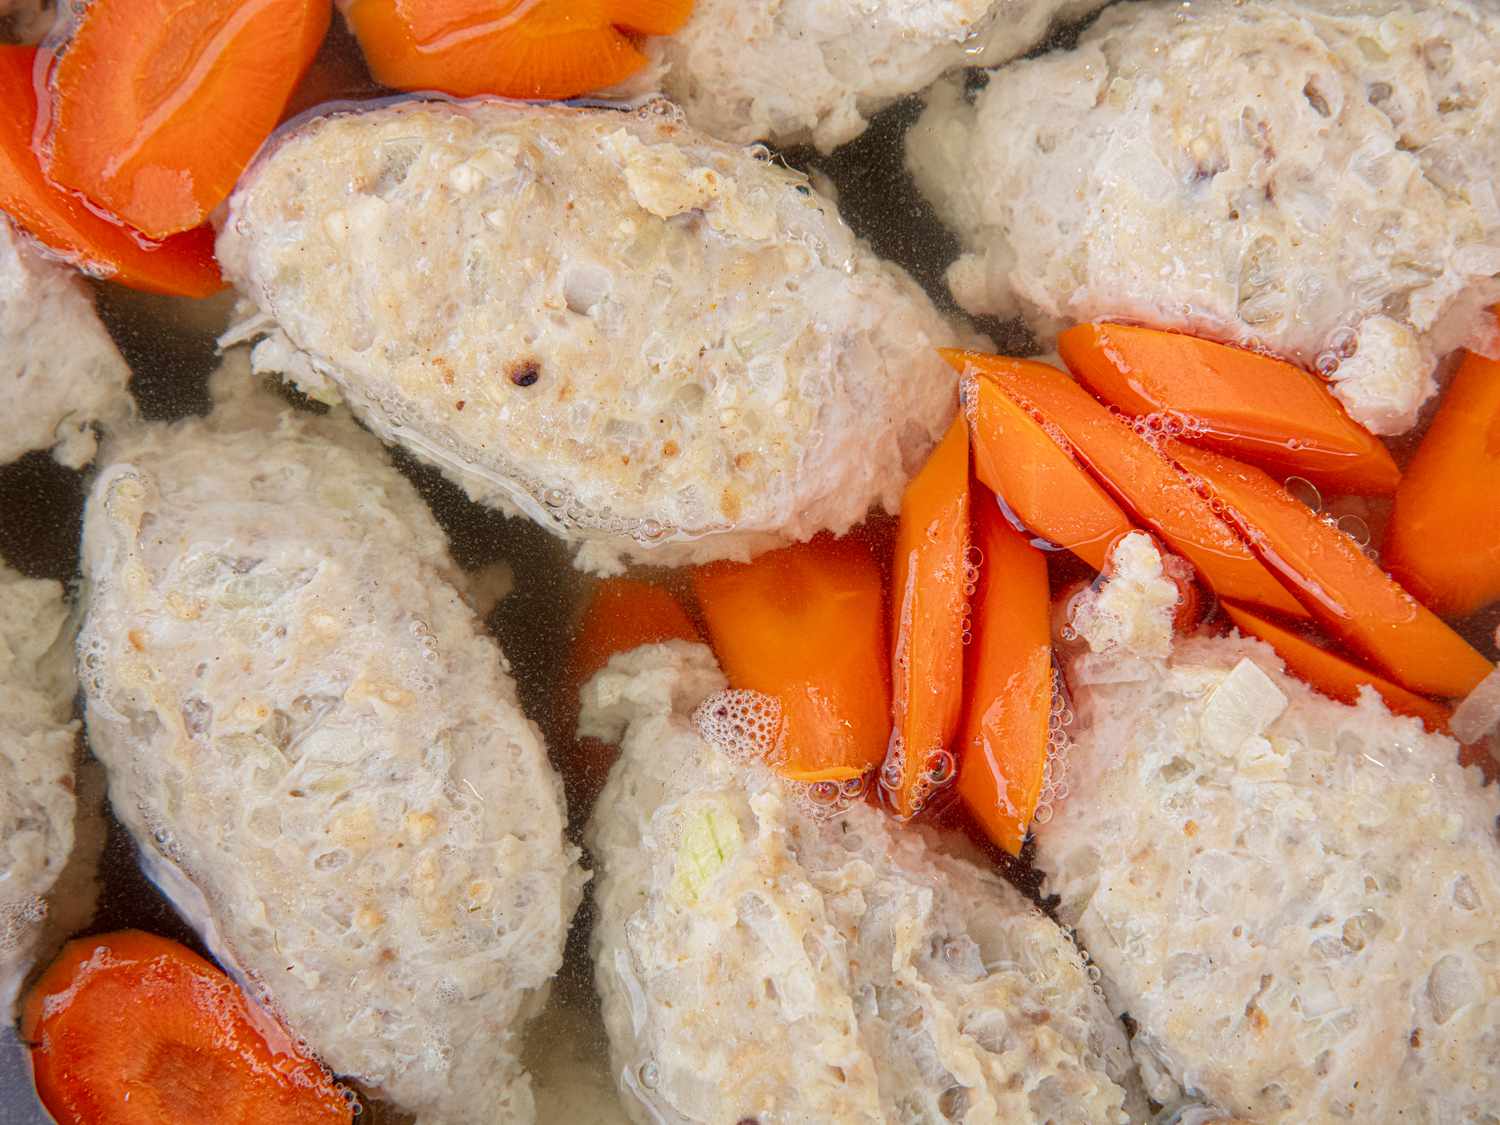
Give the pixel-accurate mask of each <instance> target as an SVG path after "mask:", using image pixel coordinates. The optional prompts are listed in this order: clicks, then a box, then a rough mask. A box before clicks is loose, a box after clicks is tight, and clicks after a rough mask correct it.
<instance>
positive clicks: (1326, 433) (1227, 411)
mask: <svg viewBox="0 0 1500 1125" xmlns="http://www.w3.org/2000/svg"><path fill="white" fill-rule="evenodd" d="M1057 350H1058V353H1059V354H1060V355H1061V356H1062V358H1063V362H1064V363H1066V364H1067V365H1068V370H1070V371H1072V372H1073V374H1074V375H1077V376H1078V377H1079V378H1080V379H1082V380H1083V381H1084V382H1085V383H1086V384H1088V386H1089V387H1090V389H1092V390H1093V392H1094V393H1095V394H1097V395H1098V396H1099V397H1100V398H1102V399H1104V400H1105V401H1106V402H1109V403H1113V404H1114V405H1115V406H1118V407H1119V408H1120V409H1121V410H1123V411H1125V413H1127V414H1152V413H1161V412H1170V413H1175V414H1178V415H1181V416H1182V417H1183V418H1185V419H1188V420H1189V421H1190V423H1192V424H1191V425H1190V426H1189V427H1188V429H1187V430H1186V432H1184V433H1183V435H1182V436H1183V439H1184V440H1187V441H1192V442H1194V443H1197V442H1200V441H1201V442H1202V443H1203V444H1204V445H1207V446H1209V447H1210V448H1213V449H1219V450H1221V451H1222V452H1224V453H1228V454H1230V455H1231V456H1234V457H1240V458H1243V459H1244V460H1246V461H1252V462H1254V463H1256V464H1259V465H1263V466H1265V467H1266V468H1268V469H1274V470H1276V471H1277V472H1279V473H1281V474H1282V475H1286V474H1295V475H1299V476H1303V477H1306V478H1307V479H1308V480H1310V481H1312V482H1313V483H1314V484H1316V485H1318V487H1319V488H1322V489H1324V490H1325V491H1328V492H1356V493H1364V494H1381V495H1384V494H1386V493H1389V492H1393V491H1395V488H1396V485H1397V484H1398V483H1399V482H1400V480H1401V472H1400V470H1399V469H1397V468H1396V462H1395V460H1394V459H1393V458H1392V457H1391V454H1390V451H1389V450H1388V449H1386V447H1385V445H1384V444H1383V443H1382V442H1381V441H1380V439H1379V438H1377V437H1375V436H1374V435H1372V434H1371V433H1370V432H1369V431H1368V430H1366V429H1365V428H1364V427H1363V426H1361V425H1359V423H1357V422H1355V421H1354V419H1352V418H1350V417H1349V415H1348V414H1347V413H1345V411H1344V408H1343V407H1342V406H1341V405H1339V401H1338V399H1336V398H1334V397H1333V395H1331V394H1330V393H1329V392H1328V389H1327V388H1326V387H1325V386H1324V385H1323V384H1322V382H1321V381H1320V380H1319V379H1318V378H1317V377H1316V376H1314V375H1311V374H1309V373H1308V372H1306V371H1303V370H1302V369H1301V368H1300V367H1297V366H1295V365H1294V364H1290V363H1287V362H1286V361H1285V360H1280V359H1276V358H1275V357H1274V356H1268V355H1262V354H1261V353H1260V352H1252V351H1246V350H1245V349H1244V348H1234V347H1230V346H1229V345H1228V344H1220V343H1216V342H1214V341H1213V340H1201V339H1199V338H1198V337H1196V336H1186V335H1183V334H1182V333H1180V332H1165V331H1162V330H1160V329H1156V328H1141V327H1137V326H1134V325H1127V324H1080V325H1077V326H1075V327H1073V328H1069V329H1068V330H1067V331H1066V332H1064V333H1063V334H1062V335H1061V336H1059V337H1058V338H1057Z"/></svg>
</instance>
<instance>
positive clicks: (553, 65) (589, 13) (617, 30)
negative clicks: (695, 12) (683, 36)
mask: <svg viewBox="0 0 1500 1125" xmlns="http://www.w3.org/2000/svg"><path fill="white" fill-rule="evenodd" d="M342 8H343V12H344V18H345V19H347V20H348V22H349V27H350V28H351V29H352V30H353V32H354V34H355V36H356V37H357V38H358V39H359V43H360V47H361V48H362V49H363V50H364V53H365V60H366V62H368V63H369V66H370V73H371V74H373V75H374V76H375V77H376V78H377V79H379V80H380V81H381V82H383V83H385V84H386V85H387V86H391V87H394V88H396V89H398V90H438V91H441V92H443V93H447V94H454V95H456V96H458V97H471V96H474V95H478V94H500V95H503V96H505V97H511V98H538V99H545V98H571V97H576V96H578V95H579V94H586V93H589V92H590V91H592V90H599V89H602V88H604V87H606V86H613V85H615V84H616V83H618V82H623V81H624V80H625V79H627V78H629V77H630V76H631V75H632V74H634V73H636V71H638V70H640V69H641V68H642V67H644V66H645V65H646V56H645V55H644V54H642V53H641V51H640V49H639V47H637V45H636V43H635V42H634V40H633V39H632V38H631V35H665V34H670V33H671V32H673V31H676V30H677V29H678V28H679V27H681V26H682V25H683V24H684V23H685V22H686V21H687V18H688V15H689V14H690V13H691V12H692V0H346V2H345V3H344V4H343V5H342Z"/></svg>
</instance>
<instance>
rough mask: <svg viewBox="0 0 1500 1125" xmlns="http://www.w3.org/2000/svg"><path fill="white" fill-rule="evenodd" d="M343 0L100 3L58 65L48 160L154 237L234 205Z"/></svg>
mask: <svg viewBox="0 0 1500 1125" xmlns="http://www.w3.org/2000/svg"><path fill="white" fill-rule="evenodd" d="M331 13H332V4H331V2H330V0H195V2H194V3H191V4H183V3H179V2H177V0H92V2H91V3H89V4H88V5H87V6H85V7H83V8H82V9H81V13H80V15H79V16H78V21H77V24H76V26H75V27H74V28H73V33H72V36H71V38H70V39H69V40H68V42H67V44H66V45H65V46H64V48H63V49H62V52H61V54H60V56H59V58H58V60H57V62H56V64H55V65H54V66H53V68H52V72H51V75H50V82H51V89H52V119H51V122H50V125H49V132H50V135H49V139H48V151H47V153H46V154H45V155H46V164H47V171H48V174H49V175H50V176H51V177H52V178H53V179H54V180H56V181H57V182H58V183H60V184H63V185H65V186H67V187H70V188H73V189H74V190H76V191H81V192H82V193H83V194H84V195H86V196H88V197H89V198H90V199H92V200H94V201H95V202H96V203H98V204H99V205H100V206H101V207H103V208H105V209H106V210H108V211H109V212H110V213H112V214H114V215H118V216H119V217H120V218H121V219H123V220H124V221H125V222H127V223H129V224H130V225H131V226H133V227H135V228H136V229H137V230H140V231H142V232H144V233H145V234H147V235H149V236H150V237H152V238H164V237H166V236H167V235H169V234H175V233H176V232H178V231H183V230H188V229H190V228H192V227H196V226H197V225H198V224H200V223H202V222H203V221H204V219H206V218H207V217H208V213H209V212H210V211H212V210H213V209H214V208H215V207H217V206H218V205H219V204H220V203H222V202H223V201H224V200H225V199H227V198H228V197H229V193H230V191H231V190H232V189H233V188H234V184H235V181H236V180H238V179H239V176H240V173H241V172H243V171H244V170H245V166H246V165H247V164H249V163H250V159H251V157H253V156H254V155H255V153H256V150H257V149H259V148H260V146H261V144H262V142H264V141H265V139H266V137H267V136H269V135H270V133H271V130H272V129H274V128H275V127H276V123H277V121H278V120H279V119H280V117H281V111H282V109H283V107H284V106H285V105H286V103H287V99H288V98H290V97H291V94H292V91H293V90H294V89H295V88H296V85H297V81H298V79H300V78H301V77H302V72H303V71H305V70H306V69H307V68H308V66H309V64H311V62H312V59H313V55H315V54H316V53H317V50H318V45H319V44H320V43H321V42H322V41H323V34H324V33H325V32H326V31H327V30H328V21H329V19H330V16H331Z"/></svg>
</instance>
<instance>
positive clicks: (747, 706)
mask: <svg viewBox="0 0 1500 1125" xmlns="http://www.w3.org/2000/svg"><path fill="white" fill-rule="evenodd" d="M693 723H694V725H695V726H697V728H698V733H699V735H700V736H702V738H703V740H704V741H705V742H707V743H708V744H709V745H710V746H712V747H713V748H714V749H716V750H718V751H719V752H720V753H723V754H726V755H728V756H729V757H731V758H733V759H735V760H736V761H740V762H759V763H762V764H765V765H770V766H775V765H776V764H777V763H778V762H780V761H781V760H782V758H783V757H784V747H783V745H782V711H781V701H780V700H779V699H777V698H776V697H775V696H774V695H766V694H764V693H763V692H758V691H747V690H744V689H730V690H727V691H720V692H715V693H714V694H713V695H711V696H709V697H708V698H707V699H705V700H704V701H703V702H702V703H700V704H699V705H698V709H697V710H696V711H694V712H693Z"/></svg>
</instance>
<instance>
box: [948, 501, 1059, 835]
mask: <svg viewBox="0 0 1500 1125" xmlns="http://www.w3.org/2000/svg"><path fill="white" fill-rule="evenodd" d="M974 544H975V546H977V547H978V548H979V555H980V556H981V558H980V560H979V583H978V586H977V588H976V589H975V592H974V618H973V621H974V640H973V643H972V644H971V645H970V646H969V651H968V654H967V672H966V678H967V685H966V688H965V692H964V696H965V698H964V709H963V717H962V720H961V722H960V725H959V739H958V747H959V763H958V794H959V797H960V798H961V799H962V800H963V802H964V805H965V806H966V807H967V808H968V810H969V812H970V814H971V815H972V816H973V817H974V819H975V820H976V821H978V823H979V825H980V826H981V827H982V828H983V829H984V831H985V834H986V835H988V836H989V838H990V839H991V840H992V841H994V842H995V844H997V845H998V846H999V847H1002V848H1004V849H1005V850H1006V851H1008V852H1010V854H1011V855H1019V854H1020V852H1021V844H1022V842H1023V841H1024V840H1025V839H1026V832H1027V829H1028V828H1029V827H1030V825H1031V818H1032V815H1033V814H1034V813H1035V812H1036V806H1037V799H1038V798H1039V797H1040V796H1041V792H1042V775H1043V773H1044V771H1045V770H1046V767H1047V748H1048V729H1047V723H1048V719H1049V717H1050V715H1051V711H1052V645H1051V640H1050V637H1049V633H1048V609H1049V607H1048V602H1047V558H1046V555H1045V554H1044V553H1043V552H1041V551H1039V550H1037V549H1036V548H1035V547H1033V546H1032V545H1031V544H1030V543H1028V542H1027V541H1026V537H1025V536H1023V535H1022V534H1021V533H1020V532H1018V531H1016V530H1015V528H1013V527H1011V526H1010V524H1009V523H1008V522H1007V521H1006V519H1005V517H1004V516H1003V515H1002V514H1001V512H1000V510H999V507H998V505H997V504H996V503H995V502H994V500H993V498H992V497H989V496H987V495H984V494H983V493H981V492H979V491H977V490H976V493H975V497H974Z"/></svg>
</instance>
